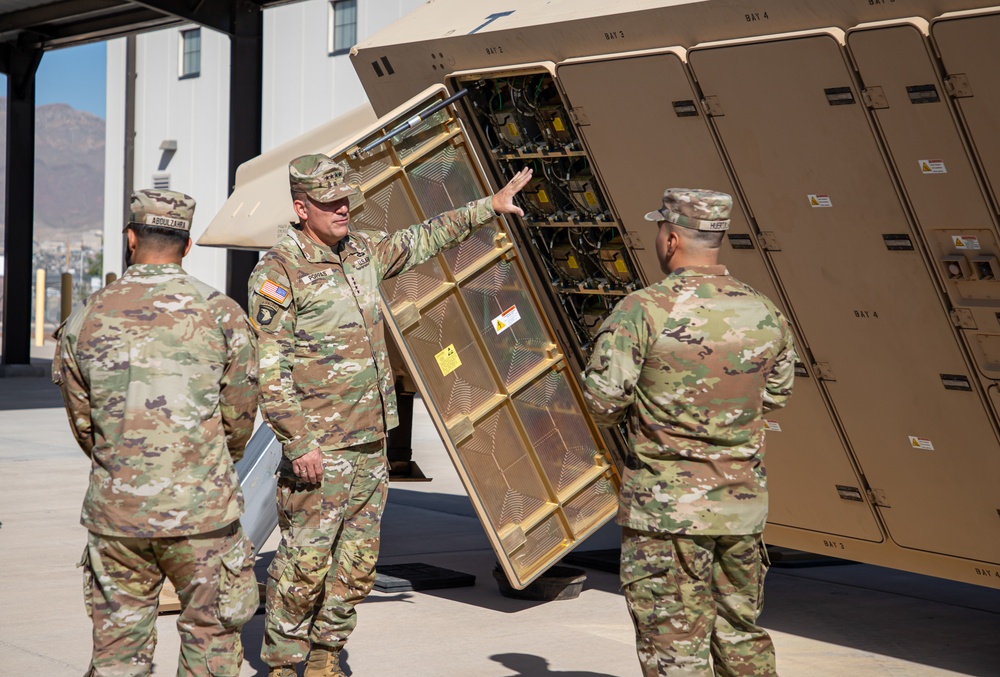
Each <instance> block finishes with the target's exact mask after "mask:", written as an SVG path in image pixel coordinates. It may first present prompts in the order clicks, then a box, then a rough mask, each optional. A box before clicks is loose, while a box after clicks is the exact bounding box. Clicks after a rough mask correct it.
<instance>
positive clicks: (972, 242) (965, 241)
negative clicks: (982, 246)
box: [951, 235, 979, 249]
mask: <svg viewBox="0 0 1000 677" xmlns="http://www.w3.org/2000/svg"><path fill="white" fill-rule="evenodd" d="M951 242H952V244H954V245H955V249H979V238H978V237H976V236H975V235H952V236H951Z"/></svg>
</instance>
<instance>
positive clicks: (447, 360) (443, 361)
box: [434, 343, 462, 376]
mask: <svg viewBox="0 0 1000 677" xmlns="http://www.w3.org/2000/svg"><path fill="white" fill-rule="evenodd" d="M434 359H435V360H437V363H438V367H440V368H441V375H442V376H447V375H448V374H450V373H451V372H453V371H455V370H456V369H458V368H459V367H461V366H462V360H460V359H459V357H458V351H456V350H455V344H454V343H452V344H451V345H450V346H448V347H447V348H445V349H444V350H442V351H441V352H440V353H438V354H437V355H435V356H434Z"/></svg>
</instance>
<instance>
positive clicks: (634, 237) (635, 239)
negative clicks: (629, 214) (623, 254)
mask: <svg viewBox="0 0 1000 677" xmlns="http://www.w3.org/2000/svg"><path fill="white" fill-rule="evenodd" d="M619 232H621V234H622V240H623V241H624V242H625V246H626V247H628V248H629V249H645V248H646V245H644V244H643V243H642V239H641V238H640V237H639V233H637V232H635V231H634V230H623V231H619Z"/></svg>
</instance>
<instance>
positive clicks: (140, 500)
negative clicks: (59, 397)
mask: <svg viewBox="0 0 1000 677" xmlns="http://www.w3.org/2000/svg"><path fill="white" fill-rule="evenodd" d="M194 207H195V202H194V200H193V199H192V198H190V197H188V196H187V195H184V194H182V193H176V192H172V191H154V190H140V191H137V192H136V193H134V194H133V195H132V203H131V217H130V220H129V223H128V224H127V226H126V237H127V241H128V249H129V255H130V259H131V264H132V265H130V266H129V267H128V269H127V270H126V271H125V274H124V275H122V277H121V278H120V279H118V280H116V281H115V282H113V283H111V284H109V285H108V286H107V287H105V288H104V289H102V290H100V291H99V292H97V293H95V294H94V295H92V296H91V297H90V298H89V299H88V300H87V302H86V304H85V305H84V306H83V307H81V308H79V309H78V310H76V311H75V312H74V313H73V314H72V315H70V317H69V318H68V319H67V320H66V322H65V324H64V325H63V326H62V327H60V329H59V330H58V331H57V333H56V338H57V340H58V343H57V347H56V353H55V357H54V359H53V363H52V375H53V380H54V381H55V382H56V383H57V384H58V385H59V387H60V389H61V390H62V394H63V399H64V401H65V404H66V411H67V413H68V415H69V422H70V427H71V428H72V430H73V434H74V436H75V437H76V440H77V443H78V444H79V445H80V448H81V449H82V450H83V451H84V453H85V454H87V456H88V457H89V458H90V460H91V471H90V486H89V487H88V489H87V494H86V497H85V498H84V502H83V515H82V517H81V520H80V521H81V523H82V524H83V525H84V526H85V527H87V529H88V531H89V532H90V533H89V535H88V538H87V547H86V549H85V550H84V553H83V559H82V560H81V562H80V566H81V567H82V568H83V575H84V602H85V604H86V608H87V613H88V614H89V615H90V617H91V618H92V620H93V627H94V630H93V641H94V650H93V656H92V659H91V663H90V668H89V670H88V672H87V675H88V676H95V677H98V676H99V677H105V676H107V677H140V676H143V675H148V674H150V671H151V667H152V661H153V649H154V647H155V645H156V626H155V621H156V613H157V603H158V598H159V594H160V589H161V587H162V585H163V581H164V577H166V578H169V579H170V582H171V583H172V584H173V586H174V588H175V589H176V590H177V594H178V597H179V598H180V601H181V613H180V615H179V616H178V617H177V630H178V632H179V633H180V638H181V649H180V660H179V662H178V668H177V674H178V675H197V676H207V675H217V676H222V677H235V676H237V675H239V673H240V665H241V663H242V660H243V648H242V645H241V643H240V629H241V628H242V626H243V624H244V623H245V622H246V621H247V620H249V619H250V618H251V617H252V616H253V614H254V612H255V611H256V609H257V606H258V604H259V596H258V593H257V583H256V580H255V578H254V574H253V548H252V546H251V544H250V543H249V541H248V540H247V539H246V537H245V536H244V534H243V531H242V529H241V528H240V523H239V518H240V514H241V512H242V510H243V495H242V493H241V491H240V486H239V482H238V480H237V476H236V471H235V469H234V467H233V462H234V461H236V460H238V459H239V458H240V457H241V456H242V455H243V448H244V446H245V445H246V443H247V440H249V439H250V434H251V433H252V432H253V423H254V417H255V415H256V410H257V378H256V374H257V360H256V355H255V350H254V343H253V333H252V330H251V328H250V325H249V323H248V321H247V317H246V315H245V314H244V312H243V310H242V309H241V308H240V307H239V306H238V305H237V304H236V303H235V302H233V301H232V300H231V299H229V298H227V297H226V296H225V295H223V294H221V293H219V292H218V291H216V290H214V289H212V288H211V287H209V286H208V285H206V284H203V283H202V282H200V281H199V280H197V279H195V278H193V277H191V276H190V275H188V274H187V273H185V272H184V270H183V269H182V268H181V266H180V263H181V259H182V258H183V257H184V256H185V255H186V254H187V252H188V250H189V249H190V248H191V239H190V238H189V232H190V229H191V221H192V218H193V216H194Z"/></svg>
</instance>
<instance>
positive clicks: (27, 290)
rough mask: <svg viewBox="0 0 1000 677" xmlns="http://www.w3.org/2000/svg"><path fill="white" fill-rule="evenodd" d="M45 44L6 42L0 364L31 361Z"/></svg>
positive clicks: (1, 50)
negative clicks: (38, 89)
mask: <svg viewBox="0 0 1000 677" xmlns="http://www.w3.org/2000/svg"><path fill="white" fill-rule="evenodd" d="M42 54H43V52H42V50H41V49H39V48H37V47H23V46H20V45H17V44H11V43H8V44H5V45H3V46H2V47H0V60H2V61H3V66H4V68H3V70H4V71H5V72H6V73H7V176H6V186H5V190H6V197H7V203H6V207H5V214H4V225H5V228H4V262H3V274H4V296H3V341H2V351H3V354H2V356H0V364H2V365H4V366H6V365H13V364H25V365H26V364H30V363H31V278H32V268H34V265H33V254H34V252H33V248H32V240H33V231H34V223H33V222H34V206H35V205H34V202H35V72H36V71H37V70H38V64H39V62H40V61H41V60H42Z"/></svg>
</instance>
